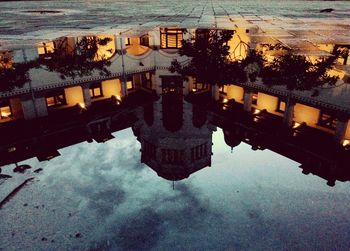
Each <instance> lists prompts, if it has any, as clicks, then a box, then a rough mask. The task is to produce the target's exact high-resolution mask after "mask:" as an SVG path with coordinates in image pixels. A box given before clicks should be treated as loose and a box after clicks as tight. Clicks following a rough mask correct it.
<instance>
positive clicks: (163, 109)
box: [133, 93, 215, 180]
mask: <svg viewBox="0 0 350 251" xmlns="http://www.w3.org/2000/svg"><path fill="white" fill-rule="evenodd" d="M198 112H199V111H196V110H194V109H193V106H192V104H190V103H188V102H186V101H184V100H183V98H182V95H180V94H177V93H166V94H163V95H162V97H161V99H160V100H158V101H156V102H154V103H152V104H148V105H147V106H146V107H145V108H144V112H143V115H141V118H140V119H139V121H137V122H136V123H135V125H134V126H133V130H134V133H135V136H137V139H138V140H139V141H140V143H141V161H142V162H143V163H145V164H147V165H148V166H149V167H151V168H152V169H153V170H155V171H156V172H157V174H158V175H159V176H161V177H162V178H165V179H168V180H181V179H184V178H187V177H189V175H190V174H191V173H193V172H196V171H198V170H200V169H202V168H204V167H206V166H210V165H211V147H212V140H211V138H212V132H213V130H215V127H213V126H211V125H209V124H208V120H207V118H206V114H204V116H205V117H204V119H203V120H202V121H201V122H202V123H201V124H198V123H197V126H195V124H196V117H198V115H197V114H196V113H198ZM146 116H147V117H150V116H151V117H152V121H151V122H152V123H147V120H146V119H145V118H146ZM148 121H150V119H148Z"/></svg>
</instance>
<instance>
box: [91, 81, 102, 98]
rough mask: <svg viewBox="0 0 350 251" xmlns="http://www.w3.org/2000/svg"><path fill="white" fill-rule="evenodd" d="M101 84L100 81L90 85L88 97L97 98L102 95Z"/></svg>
mask: <svg viewBox="0 0 350 251" xmlns="http://www.w3.org/2000/svg"><path fill="white" fill-rule="evenodd" d="M102 96H103V93H102V86H101V83H96V84H93V85H91V86H90V97H91V98H99V97H102Z"/></svg>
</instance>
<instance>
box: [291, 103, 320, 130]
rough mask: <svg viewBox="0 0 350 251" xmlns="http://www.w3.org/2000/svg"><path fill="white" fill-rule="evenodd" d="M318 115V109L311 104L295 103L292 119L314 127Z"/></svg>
mask: <svg viewBox="0 0 350 251" xmlns="http://www.w3.org/2000/svg"><path fill="white" fill-rule="evenodd" d="M319 116H320V110H319V109H316V108H314V107H311V106H307V105H302V104H299V103H297V104H296V105H295V107H294V120H295V121H296V122H298V123H302V122H305V123H306V124H307V125H309V126H313V127H316V125H317V122H318V119H319Z"/></svg>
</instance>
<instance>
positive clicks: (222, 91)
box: [219, 85, 227, 95]
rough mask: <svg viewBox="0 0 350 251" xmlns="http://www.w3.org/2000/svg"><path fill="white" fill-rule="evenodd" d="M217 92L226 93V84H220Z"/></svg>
mask: <svg viewBox="0 0 350 251" xmlns="http://www.w3.org/2000/svg"><path fill="white" fill-rule="evenodd" d="M219 93H220V94H224V95H227V86H226V85H223V86H221V87H220V89H219Z"/></svg>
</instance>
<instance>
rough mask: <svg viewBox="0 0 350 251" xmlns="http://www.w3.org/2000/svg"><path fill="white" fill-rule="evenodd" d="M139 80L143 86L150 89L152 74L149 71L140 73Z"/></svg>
mask: <svg viewBox="0 0 350 251" xmlns="http://www.w3.org/2000/svg"><path fill="white" fill-rule="evenodd" d="M141 81H142V87H143V88H147V89H152V74H151V73H150V72H145V73H142V75H141Z"/></svg>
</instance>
